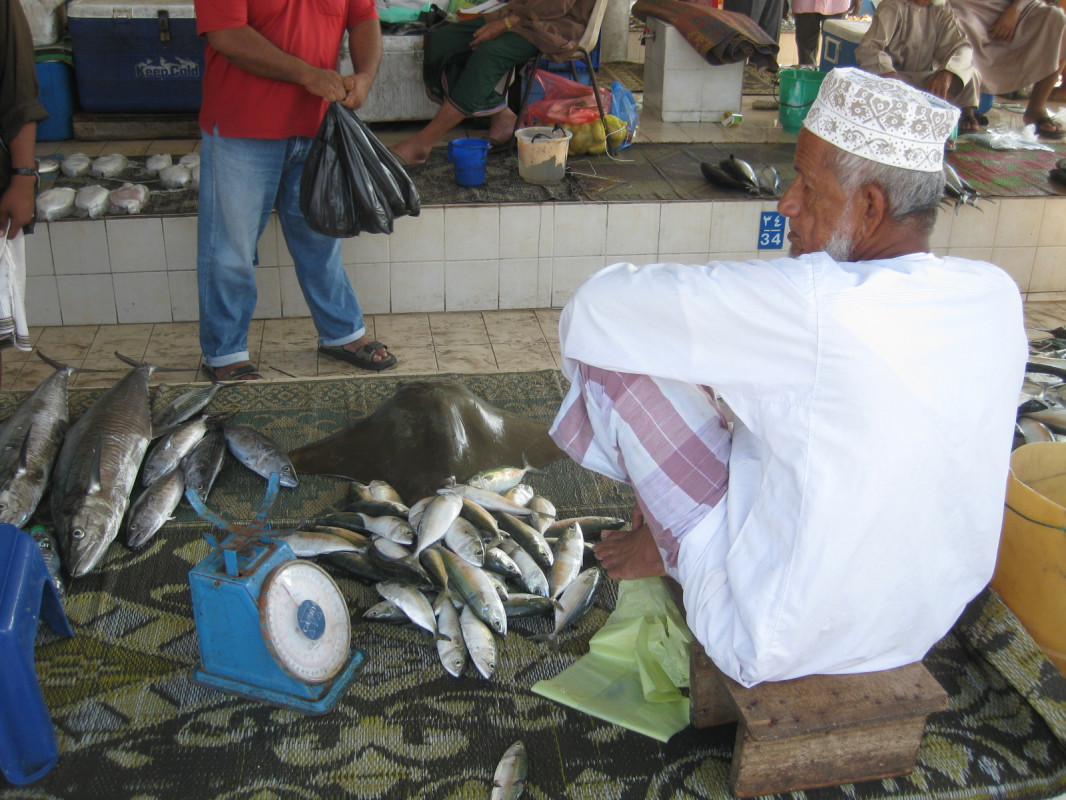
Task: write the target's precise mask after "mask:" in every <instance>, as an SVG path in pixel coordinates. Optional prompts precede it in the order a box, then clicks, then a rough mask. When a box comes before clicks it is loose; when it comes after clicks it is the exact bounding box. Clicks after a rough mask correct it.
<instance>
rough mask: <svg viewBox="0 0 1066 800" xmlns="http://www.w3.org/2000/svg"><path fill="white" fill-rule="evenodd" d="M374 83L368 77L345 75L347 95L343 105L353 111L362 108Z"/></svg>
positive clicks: (342, 102) (342, 101)
mask: <svg viewBox="0 0 1066 800" xmlns="http://www.w3.org/2000/svg"><path fill="white" fill-rule="evenodd" d="M373 83H374V79H373V78H371V77H369V76H367V75H345V76H344V90H345V92H346V93H347V94H345V96H344V99H343V100H341V105H342V106H344V107H345V108H350V109H351V110H352V111H357V110H358V109H360V108H362V107H363V104H364V103H365V102H366V97H367V95H368V94H370V87H371V85H372V84H373Z"/></svg>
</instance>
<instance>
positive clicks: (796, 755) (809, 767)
mask: <svg viewBox="0 0 1066 800" xmlns="http://www.w3.org/2000/svg"><path fill="white" fill-rule="evenodd" d="M924 729H925V717H916V718H912V719H906V720H896V721H892V722H876V723H870V724H867V725H855V726H852V727H850V728H838V729H836V730H829V731H820V732H817V733H811V734H806V735H803V736H789V737H785V738H781V739H754V738H752V737H751V735H750V731H747V730H745V729H744V726H743V725H741V726H740V727H739V728H738V730H737V742H736V746H735V747H734V750H733V764H732V771H731V775H730V781H731V783H732V786H733V793H734V794H735V795H736V796H737V797H754V796H756V795H763V794H777V793H780V792H791V791H799V790H803V789H814V788H817V787H820V786H837V785H839V784H842V783H854V782H856V781H866V780H876V779H879V778H890V777H895V776H898V775H905V774H907V773H908V772H910V771H911V770H913V769H914V763H915V760H916V759H917V757H918V747H919V746H920V745H921V741H922V733H923V731H924Z"/></svg>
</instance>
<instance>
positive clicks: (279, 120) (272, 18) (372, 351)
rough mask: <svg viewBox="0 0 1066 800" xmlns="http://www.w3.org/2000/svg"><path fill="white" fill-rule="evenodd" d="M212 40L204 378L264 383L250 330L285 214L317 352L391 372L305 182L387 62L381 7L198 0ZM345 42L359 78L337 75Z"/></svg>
mask: <svg viewBox="0 0 1066 800" xmlns="http://www.w3.org/2000/svg"><path fill="white" fill-rule="evenodd" d="M196 24H197V29H198V31H199V33H200V34H201V35H203V36H206V37H207V48H206V51H205V58H206V67H205V72H204V85H203V103H202V105H201V108H200V128H201V129H202V130H201V135H202V143H201V152H200V159H201V161H200V199H199V215H198V227H197V235H198V240H197V282H198V288H199V295H200V346H201V349H202V350H203V363H204V371H205V372H206V373H207V374H208V376H209V377H211V378H212V379H213V380H255V379H258V378H259V377H260V376H259V374H258V372H257V370H256V367H255V366H254V365H253V364H252V363H251V361H250V360H249V352H248V326H249V324H250V323H251V319H252V313H253V312H254V310H255V304H256V298H257V292H256V281H255V269H254V264H255V253H256V243H257V242H258V240H259V237H260V235H262V232H263V229H264V228H265V227H266V224H267V222H268V220H269V219H270V213H271V211H272V210H274V209H275V208H276V210H277V215H278V223H279V224H280V225H281V230H282V233H283V234H284V236H285V242H286V244H287V245H288V248H289V252H290V253H291V254H292V257H293V263H294V265H295V269H296V277H297V279H298V280H299V282H300V288H301V290H302V291H303V294H304V298H305V299H306V301H307V305H308V307H309V308H310V310H311V316H312V318H313V319H314V322H315V327H316V328H317V330H318V334H319V346H318V349H319V352H321V353H323V354H325V355H329V356H331V357H333V358H337V359H340V360H342V361H345V362H347V363H350V364H354V365H356V366H358V367H362V368H364V369H371V370H382V369H386V368H387V367H391V366H392V365H393V364H395V363H396V356H394V355H392V354H390V353H389V351H388V348H387V347H386V346H385V345H383V344H381V343H380V342H376V341H371V340H370V337H369V336H367V335H366V326H365V324H364V322H363V314H362V310H361V309H360V307H359V301H358V299H357V298H356V296H355V291H354V290H353V288H352V284H351V280H350V279H349V278H348V275H347V273H346V272H345V270H344V266H343V265H342V264H341V258H340V241H339V240H337V239H333V238H331V237H328V236H322V235H321V234H318V233H316V232H314V231H312V230H311V229H310V228H309V227H308V226H307V223H306V221H305V220H304V217H303V214H302V213H301V211H300V203H299V195H300V176H301V175H302V173H303V165H304V160H305V159H306V157H307V154H308V151H309V149H310V145H311V140H312V138H313V137H314V135H315V133H316V131H317V130H318V126H319V124H320V123H321V122H322V118H323V116H324V115H325V112H326V106H327V103H329V102H339V103H341V104H342V105H344V106H346V107H347V108H351V109H357V108H359V107H360V106H362V104H363V103H364V102H365V100H366V96H367V93H368V92H369V91H370V86H371V84H372V83H373V81H374V76H375V75H376V74H377V70H378V65H379V64H380V62H381V28H380V26H379V24H378V19H377V11H376V9H375V7H374V2H373V0H313V2H308V0H302V1H301V2H288V0H196ZM345 30H347V31H348V39H349V46H350V49H351V53H352V64H353V66H354V69H355V74H353V75H344V76H342V75H341V74H340V73H339V72H337V70H336V64H337V52H338V49H339V48H340V44H341V40H342V38H343V35H344V32H345Z"/></svg>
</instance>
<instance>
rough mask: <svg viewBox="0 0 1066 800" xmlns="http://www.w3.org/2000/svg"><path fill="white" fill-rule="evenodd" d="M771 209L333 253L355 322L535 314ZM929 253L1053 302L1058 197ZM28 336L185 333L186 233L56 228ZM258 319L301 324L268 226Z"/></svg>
mask: <svg viewBox="0 0 1066 800" xmlns="http://www.w3.org/2000/svg"><path fill="white" fill-rule="evenodd" d="M774 208H775V204H774V203H773V202H772V201H759V200H720V201H715V202H677V203H647V202H638V203H611V204H606V203H558V204H552V203H545V204H534V205H517V204H506V205H501V206H495V205H479V206H446V207H439V206H438V207H433V208H424V209H423V210H422V213H421V215H420V216H418V217H402V218H400V219H398V220H396V226H395V232H394V233H393V234H392V235H391V236H382V235H364V236H359V237H355V238H353V239H346V240H344V242H343V243H342V246H341V253H342V259H343V261H344V264H345V267H346V269H347V271H348V274H349V275H350V276H351V278H352V281H353V284H354V285H355V287H356V291H357V293H358V295H359V298H360V302H361V303H362V304H363V307H364V310H365V311H366V312H367V313H370V314H375V313H378V314H380V313H389V312H405V311H419V312H432V311H449V312H456V311H481V310H491V309H499V308H546V307H549V306H554V307H559V306H562V305H563V304H565V303H566V301H567V300H568V299H569V298H570V297H571V295H572V294H573V292H574V290H575V289H576V288H577V287H578V285H579V284H580V283H581V281H583V280H584V279H585V278H586V277H587V276H588V275H591V274H592V273H593V272H595V271H596V270H598V269H599V268H600V267H602V266H604V265H605V264H609V263H614V262H618V261H630V262H633V263H637V264H640V263H649V262H653V261H678V262H681V263H704V262H706V261H708V260H710V259H712V258H718V259H729V260H744V259H749V258H771V257H774V256H779V255H784V254H785V251H784V250H759V249H758V229H759V214H760V212H762V211H764V210H766V211H769V210H773V209H774ZM931 243H932V248H933V250H934V252H936V253H938V254H941V255H944V254H951V255H960V256H968V257H972V258H980V259H984V260H990V261H992V262H993V263H996V264H999V265H1000V266H1001V267H1003V268H1004V269H1005V270H1007V272H1008V273H1010V275H1011V276H1012V277H1013V278H1014V280H1015V281H1016V282H1017V284H1018V287H1019V290H1020V291H1021V292H1022V293H1025V294H1028V295H1029V296H1030V297H1032V298H1034V299H1046V300H1057V299H1066V197H1049V198H1001V199H999V200H997V201H996V202H989V201H987V200H985V201H981V203H980V205H979V207H978V208H976V209H975V208H972V207H970V206H964V207H962V208H959V209H958V210H957V211H954V210H951V209H948V208H945V210H943V211H942V212H941V215H940V218H939V219H938V221H937V226H936V229H935V230H934V232H933V236H932V239H931ZM27 261H28V264H27V292H26V294H27V311H28V313H29V317H30V319H31V320H32V321H33V323H34V324H35V325H98V324H111V323H115V322H123V323H126V322H171V321H174V322H179V321H190V320H195V319H197V318H198V309H197V291H196V221H195V217H167V218H160V217H143V218H137V219H118V220H110V219H109V220H106V221H89V220H62V221H58V222H51V223H47V224H40V225H38V226H37V232H36V233H35V234H34V235H33V236H31V237H30V238H29V240H28V241H27ZM256 284H257V287H258V291H259V299H258V305H257V307H256V312H255V316H256V317H257V318H260V319H262V318H274V317H282V316H306V315H307V306H306V304H305V303H304V300H303V295H302V294H301V292H300V288H299V286H298V284H297V282H296V277H295V272H294V270H293V267H292V257H291V256H290V255H289V251H288V248H287V247H286V246H285V242H284V238H283V237H282V236H281V233H280V230H279V228H278V226H277V224H276V222H275V221H274V220H273V219H272V220H271V222H270V223H269V224H268V225H267V227H266V230H265V231H264V233H263V238H262V239H261V240H260V242H259V266H258V267H257V269H256Z"/></svg>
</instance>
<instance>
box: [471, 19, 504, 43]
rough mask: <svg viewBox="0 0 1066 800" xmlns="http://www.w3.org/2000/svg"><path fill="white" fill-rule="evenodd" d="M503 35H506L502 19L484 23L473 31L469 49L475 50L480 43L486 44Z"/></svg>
mask: <svg viewBox="0 0 1066 800" xmlns="http://www.w3.org/2000/svg"><path fill="white" fill-rule="evenodd" d="M505 33H507V25H506V24H505V23H504V21H503V20H502V19H498V20H496V21H495V22H486V23H485V24H484V25H482V26H481V27H480V28H478V29H477V30H476V31H474V38H472V39H471V40H470V48H471V49H472V50H476V49H477V46H478V45H479V44H481V43H482V42H487V41H489V40H490V39H495V38H496V37H498V36H503V34H505Z"/></svg>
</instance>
